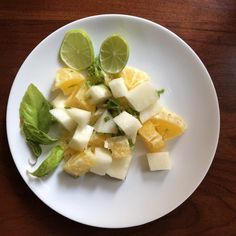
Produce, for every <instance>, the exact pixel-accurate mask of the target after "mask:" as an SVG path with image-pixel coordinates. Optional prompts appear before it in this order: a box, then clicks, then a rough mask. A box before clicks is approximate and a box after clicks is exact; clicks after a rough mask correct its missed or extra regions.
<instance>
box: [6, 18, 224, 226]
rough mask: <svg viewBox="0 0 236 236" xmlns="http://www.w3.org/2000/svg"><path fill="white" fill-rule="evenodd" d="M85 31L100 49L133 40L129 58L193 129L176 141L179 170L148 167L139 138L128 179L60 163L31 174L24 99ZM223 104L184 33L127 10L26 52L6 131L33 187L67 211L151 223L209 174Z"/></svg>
mask: <svg viewBox="0 0 236 236" xmlns="http://www.w3.org/2000/svg"><path fill="white" fill-rule="evenodd" d="M75 28H77V29H80V28H82V29H84V30H86V31H87V32H88V34H89V35H90V36H91V39H92V41H93V43H94V47H95V51H96V52H98V49H99V45H100V44H101V42H102V41H103V40H104V39H105V38H106V37H107V36H108V35H110V34H113V33H119V34H121V35H123V36H124V37H125V38H126V40H127V41H128V43H129V46H130V59H129V62H128V64H129V65H132V66H135V67H138V68H140V69H142V70H144V71H146V72H147V73H148V74H149V75H150V76H151V78H152V82H153V83H154V84H155V85H156V87H157V88H165V90H166V92H165V94H164V95H162V96H161V100H162V102H163V103H164V104H165V105H166V106H167V107H168V108H170V109H171V110H173V111H175V112H176V113H178V114H180V115H182V116H183V117H184V118H185V120H186V121H187V123H188V126H189V128H188V130H187V132H186V133H185V134H184V135H183V136H181V137H180V138H178V139H176V140H175V141H173V142H171V143H169V145H168V149H169V151H170V153H171V159H172V162H173V169H172V170H171V171H160V172H149V171H148V166H147V161H146V158H145V157H144V154H145V150H144V148H143V146H142V144H141V143H140V144H139V145H138V147H137V148H136V152H135V156H134V158H133V161H132V165H131V167H130V170H129V173H128V177H127V179H126V180H125V181H124V182H121V181H116V180H114V179H111V178H109V177H99V176H95V175H88V176H85V177H84V178H78V179H74V178H71V177H69V176H68V175H66V174H64V173H63V172H62V169H61V167H59V168H57V170H56V171H55V172H54V173H53V174H52V175H51V176H50V177H48V178H46V179H43V180H34V179H33V180H32V179H31V178H29V176H28V175H27V173H26V169H29V164H28V157H29V156H30V151H29V149H28V147H27V146H26V144H25V141H24V138H23V137H22V135H21V134H20V129H19V116H18V112H19V105H20V101H21V98H22V96H23V95H24V93H25V91H26V88H27V86H28V85H29V84H30V83H34V84H35V85H36V86H37V87H38V88H39V89H40V90H41V91H42V92H43V94H45V95H46V96H48V95H49V92H50V91H49V90H50V87H51V85H52V83H53V80H54V76H55V72H56V70H57V69H58V68H59V67H60V66H61V64H60V63H59V62H58V51H59V48H60V45H61V42H62V39H63V37H64V35H65V32H66V31H67V30H69V29H75ZM219 120H220V117H219V106H218V100H217V96H216V92H215V89H214V86H213V83H212V81H211V78H210V76H209V74H208V72H207V70H206V68H205V67H204V65H203V64H202V62H201V60H200V59H199V58H198V56H197V55H196V54H195V53H194V52H193V50H192V49H191V48H190V47H189V46H188V45H187V44H186V43H185V42H184V41H183V40H181V39H180V38H179V37H178V36H176V35H175V34H174V33H172V32H171V31H169V30H167V29H166V28H164V27H162V26H160V25H158V24H155V23H153V22H151V21H148V20H145V19H142V18H137V17H133V16H126V15H100V16H93V17H88V18H85V19H81V20H78V21H75V22H72V23H70V24H68V25H66V26H64V27H62V28H60V29H58V30H56V31H55V32H54V33H52V34H51V35H49V36H48V37H47V38H46V39H44V40H43V41H42V42H41V43H40V44H39V45H38V46H37V47H36V48H35V49H34V50H33V51H32V52H31V53H30V55H29V56H28V57H27V59H26V60H25V62H24V63H23V65H22V66H21V68H20V70H19V72H18V74H17V76H16V78H15V81H14V83H13V86H12V89H11V93H10V97H9V102H8V107H7V134H8V141H9V145H10V149H11V153H12V156H13V159H14V161H15V164H16V166H17V168H18V170H19V172H20V174H21V176H22V178H23V179H24V180H25V182H26V183H27V185H28V186H29V187H30V189H31V190H32V191H33V192H34V193H35V194H36V195H37V196H38V197H39V198H40V199H41V200H42V201H43V202H44V203H46V204H47V205H48V206H49V207H51V208H52V209H54V210H55V211H57V212H59V213H60V214H62V215H64V216H66V217H68V218H70V219H72V220H75V221H77V222H81V223H84V224H88V225H93V226H99V227H107V228H119V227H129V226H135V225H140V224H144V223H147V222H150V221H152V220H155V219H158V218H160V217H161V216H163V215H165V214H167V213H169V212H170V211H172V210H173V209H175V208H176V207H178V206H179V205H180V204H181V203H182V202H184V201H185V200H186V199H187V198H188V197H189V196H190V195H191V194H192V193H193V192H194V190H195V189H196V188H197V186H198V185H199V184H200V182H201V181H202V180H203V178H204V176H205V175H206V173H207V171H208V169H209V167H210V165H211V162H212V160H213V157H214V154H215V151H216V147H217V142H218V137H219V127H220V123H219V122H220V121H219Z"/></svg>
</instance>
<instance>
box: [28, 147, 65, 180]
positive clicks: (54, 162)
mask: <svg viewBox="0 0 236 236" xmlns="http://www.w3.org/2000/svg"><path fill="white" fill-rule="evenodd" d="M63 156H64V150H63V148H62V147H61V146H56V147H54V148H53V149H52V150H51V152H50V154H49V155H48V157H47V158H46V159H45V160H44V161H43V162H42V163H41V165H40V166H39V167H38V169H37V170H35V171H34V172H33V173H30V174H31V175H33V176H36V177H43V176H45V175H48V174H49V173H51V172H52V171H54V170H55V169H56V167H57V166H58V165H59V164H60V162H61V160H62V159H63Z"/></svg>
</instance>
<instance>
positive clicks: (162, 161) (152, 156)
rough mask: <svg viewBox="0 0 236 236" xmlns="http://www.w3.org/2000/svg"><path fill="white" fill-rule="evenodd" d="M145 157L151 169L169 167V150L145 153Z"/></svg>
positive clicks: (166, 168)
mask: <svg viewBox="0 0 236 236" xmlns="http://www.w3.org/2000/svg"><path fill="white" fill-rule="evenodd" d="M147 159H148V164H149V168H150V170H151V171H155V170H170V169H171V160H170V155H169V152H156V153H147Z"/></svg>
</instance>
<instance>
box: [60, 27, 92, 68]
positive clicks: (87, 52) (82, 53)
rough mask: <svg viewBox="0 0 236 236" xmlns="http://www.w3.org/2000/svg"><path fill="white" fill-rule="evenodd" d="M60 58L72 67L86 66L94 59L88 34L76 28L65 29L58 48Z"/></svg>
mask: <svg viewBox="0 0 236 236" xmlns="http://www.w3.org/2000/svg"><path fill="white" fill-rule="evenodd" d="M60 58H61V60H62V61H63V62H64V63H65V64H66V65H67V66H68V67H70V68H72V69H75V70H84V69H86V68H88V67H89V66H90V65H91V64H92V63H93V61H94V49H93V44H92V41H91V39H90V37H89V36H88V34H87V33H86V32H85V31H83V30H77V29H73V30H69V31H67V33H66V35H65V37H64V39H63V42H62V45H61V48H60Z"/></svg>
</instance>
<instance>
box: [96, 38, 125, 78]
mask: <svg viewBox="0 0 236 236" xmlns="http://www.w3.org/2000/svg"><path fill="white" fill-rule="evenodd" d="M99 56H100V63H101V67H102V69H103V70H104V71H105V72H106V73H108V74H117V73H119V72H121V71H122V70H123V68H124V67H125V65H126V63H127V61H128V59H129V47H128V44H127V42H126V41H125V39H124V38H122V37H121V36H120V35H118V34H114V35H111V36H110V37H108V38H107V39H105V40H104V41H103V43H102V45H101V48H100V54H99Z"/></svg>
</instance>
